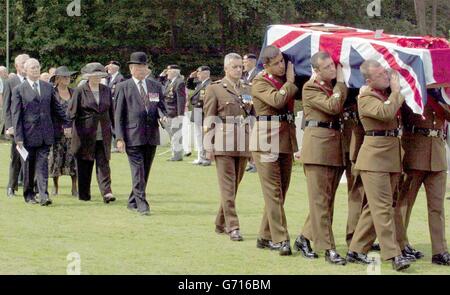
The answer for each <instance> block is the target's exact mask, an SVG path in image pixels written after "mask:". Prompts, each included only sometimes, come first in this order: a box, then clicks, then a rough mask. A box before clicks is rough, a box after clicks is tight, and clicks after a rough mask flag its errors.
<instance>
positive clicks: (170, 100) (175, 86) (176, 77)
mask: <svg viewBox="0 0 450 295" xmlns="http://www.w3.org/2000/svg"><path fill="white" fill-rule="evenodd" d="M164 100H165V103H166V109H167V116H168V120H167V124H165V127H164V129H166V130H167V132H168V133H169V136H170V145H171V147H172V158H170V159H168V160H169V161H182V160H183V145H182V142H183V136H182V128H183V116H184V110H185V104H186V86H185V83H184V79H183V77H182V76H181V75H180V67H178V66H177V65H169V66H168V67H167V81H166V85H165V89H164Z"/></svg>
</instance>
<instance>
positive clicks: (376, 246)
mask: <svg viewBox="0 0 450 295" xmlns="http://www.w3.org/2000/svg"><path fill="white" fill-rule="evenodd" d="M380 250H381V248H380V244H379V243H373V244H372V246H371V247H370V251H380Z"/></svg>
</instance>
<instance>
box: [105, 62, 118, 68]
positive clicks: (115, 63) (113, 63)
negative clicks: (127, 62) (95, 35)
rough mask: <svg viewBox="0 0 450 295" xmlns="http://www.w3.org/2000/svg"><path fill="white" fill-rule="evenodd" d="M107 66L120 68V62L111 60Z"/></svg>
mask: <svg viewBox="0 0 450 295" xmlns="http://www.w3.org/2000/svg"><path fill="white" fill-rule="evenodd" d="M107 65H116V66H118V67H119V68H120V62H118V61H116V60H112V61H110V62H109V63H108V64H107Z"/></svg>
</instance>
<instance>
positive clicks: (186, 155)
mask: <svg viewBox="0 0 450 295" xmlns="http://www.w3.org/2000/svg"><path fill="white" fill-rule="evenodd" d="M191 155H192V153H191V152H189V153H184V156H185V157H190V156H191Z"/></svg>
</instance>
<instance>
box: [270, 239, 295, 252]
mask: <svg viewBox="0 0 450 295" xmlns="http://www.w3.org/2000/svg"><path fill="white" fill-rule="evenodd" d="M279 244H280V246H279V250H278V251H280V252H279V253H280V255H281V256H289V255H292V251H291V243H290V242H289V240H287V241H283V242H281V243H279ZM275 245H276V244H273V246H274V247H277V246H275Z"/></svg>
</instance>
